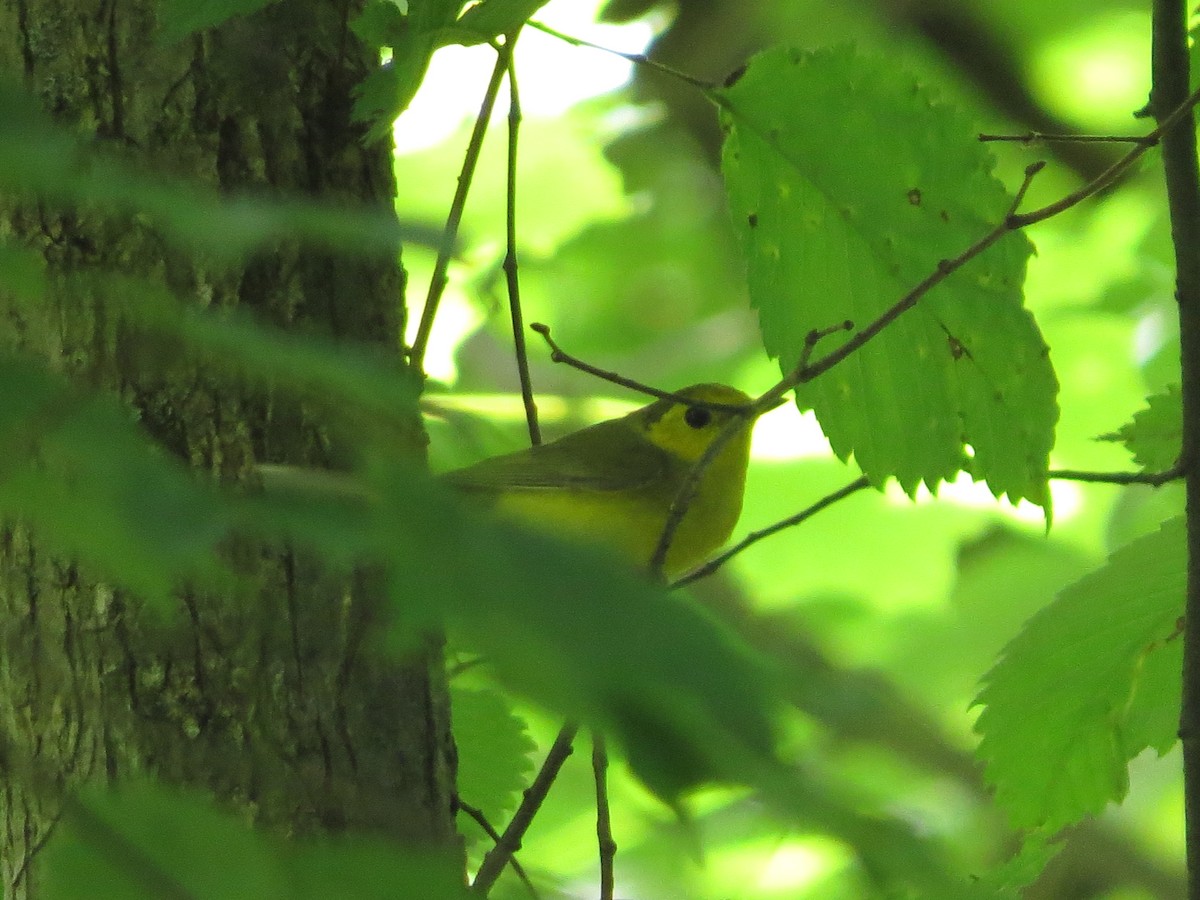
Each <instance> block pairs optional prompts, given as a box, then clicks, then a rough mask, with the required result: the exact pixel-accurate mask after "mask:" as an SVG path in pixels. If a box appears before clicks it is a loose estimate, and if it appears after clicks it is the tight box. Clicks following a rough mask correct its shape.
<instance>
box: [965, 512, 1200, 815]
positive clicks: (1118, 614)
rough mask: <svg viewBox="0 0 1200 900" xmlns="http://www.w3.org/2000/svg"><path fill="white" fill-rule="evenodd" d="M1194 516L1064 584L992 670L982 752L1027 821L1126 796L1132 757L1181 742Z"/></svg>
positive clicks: (999, 793)
mask: <svg viewBox="0 0 1200 900" xmlns="http://www.w3.org/2000/svg"><path fill="white" fill-rule="evenodd" d="M1184 527H1185V526H1184V520H1183V518H1182V517H1179V518H1175V519H1172V520H1170V521H1168V522H1166V523H1165V524H1164V525H1163V526H1162V528H1161V529H1160V530H1159V531H1157V532H1155V533H1153V534H1150V535H1147V536H1145V537H1142V538H1140V539H1138V540H1136V541H1134V542H1133V543H1131V544H1128V545H1126V546H1125V547H1122V548H1121V549H1120V550H1118V551H1117V552H1116V553H1114V554H1113V555H1112V557H1111V558H1110V559H1109V561H1108V564H1107V565H1105V566H1104V568H1102V569H1100V570H1098V571H1096V572H1093V573H1092V574H1090V575H1088V576H1087V577H1085V578H1083V579H1081V580H1080V581H1078V582H1076V583H1075V584H1073V585H1071V586H1070V587H1068V588H1066V589H1065V590H1063V591H1062V593H1060V594H1059V595H1058V597H1056V598H1055V600H1054V601H1053V602H1052V603H1051V604H1050V605H1049V606H1047V607H1046V608H1045V609H1043V610H1042V611H1041V612H1039V613H1038V614H1037V615H1036V616H1034V617H1033V618H1032V619H1030V620H1029V622H1028V623H1027V624H1026V626H1025V627H1024V628H1023V629H1022V631H1021V632H1020V634H1018V635H1017V636H1016V637H1015V638H1014V639H1013V640H1012V641H1011V642H1010V643H1009V645H1008V647H1006V648H1005V650H1004V653H1003V656H1002V658H1001V659H1000V661H999V662H998V663H997V664H996V665H995V667H994V668H993V669H992V670H991V671H990V672H989V673H988V674H987V676H986V677H985V678H984V687H983V690H982V691H981V692H980V694H979V698H978V700H977V702H978V703H980V704H982V705H983V707H984V708H983V711H982V713H981V714H980V716H979V721H978V723H977V728H978V730H979V731H980V733H981V734H982V735H983V739H982V741H981V742H980V745H979V755H980V756H981V757H982V758H983V759H984V761H985V762H986V763H987V777H988V780H989V781H991V782H992V783H993V784H994V785H995V787H996V799H997V800H998V801H999V802H1000V804H1001V805H1002V806H1003V807H1004V808H1005V809H1006V810H1007V811H1008V813H1009V816H1010V817H1011V819H1012V820H1013V822H1014V823H1015V824H1017V825H1018V826H1022V827H1045V828H1046V829H1048V830H1050V831H1054V830H1056V829H1058V828H1060V827H1062V826H1063V825H1066V824H1068V823H1071V822H1074V821H1076V820H1078V819H1080V818H1081V817H1082V816H1084V815H1086V814H1089V813H1095V812H1099V811H1100V810H1101V809H1102V808H1103V807H1104V805H1105V804H1106V803H1107V802H1109V801H1110V800H1118V799H1120V798H1121V797H1123V796H1124V794H1125V791H1126V789H1127V787H1128V775H1127V772H1126V764H1127V762H1128V761H1129V760H1130V759H1132V758H1133V757H1134V756H1136V755H1137V754H1138V753H1139V752H1141V751H1142V750H1143V749H1145V748H1146V747H1147V746H1150V747H1155V748H1156V749H1158V750H1159V751H1160V752H1162V751H1164V750H1165V749H1166V748H1168V747H1170V746H1171V744H1173V743H1174V740H1175V732H1176V729H1177V727H1178V719H1179V685H1178V682H1179V678H1178V673H1179V671H1180V667H1181V665H1182V657H1181V653H1182V649H1181V644H1182V641H1180V640H1178V627H1179V626H1178V622H1179V617H1180V615H1182V613H1183V597H1184V591H1185V587H1186V565H1185V558H1184V557H1185V539H1184ZM1169 672H1174V673H1175V674H1174V678H1169V677H1167V676H1166V674H1165V673H1169Z"/></svg>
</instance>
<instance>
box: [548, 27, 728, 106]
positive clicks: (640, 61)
mask: <svg viewBox="0 0 1200 900" xmlns="http://www.w3.org/2000/svg"><path fill="white" fill-rule="evenodd" d="M525 24H526V25H528V26H529V27H530V28H536V29H537V30H538V31H541V32H543V33H544V34H548V35H550V36H551V37H556V38H558V39H559V40H560V41H565V42H566V43H568V44H570V45H571V46H572V47H587V48H588V49H589V50H599V51H600V52H602V53H609V54H611V55H613V56H619V57H620V58H621V59H623V60H626V61H628V62H631V63H633V64H634V65H635V66H643V67H645V68H647V69H652V70H653V71H655V72H660V73H662V74H663V75H667V76H669V77H671V78H674V79H676V80H677V81H682V82H683V83H684V84H689V85H691V86H692V87H694V88H699V89H700V90H702V91H704V92H705V93H708V92H709V91H711V90H713V89H714V88H715V87H716V85H715V84H713V83H712V82H711V81H704V80H703V79H701V78H697V77H696V76H695V75H689V74H688V73H687V72H681V71H680V70H679V69H673V68H671V67H670V66H668V65H666V64H664V63H660V62H656V61H655V60H653V59H650V57H648V56H646V54H644V53H623V52H621V51H620V50H614V49H613V48H612V47H605V46H603V45H602V44H593V43H592V42H591V41H585V40H584V39H583V38H577V37H572V36H571V35H569V34H563V33H562V32H561V31H557V30H555V29H553V28H551V27H550V26H549V25H543V24H542V23H541V22H534V21H533V20H532V19H531V20H530V21H528V22H526V23H525Z"/></svg>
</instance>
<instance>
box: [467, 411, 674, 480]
mask: <svg viewBox="0 0 1200 900" xmlns="http://www.w3.org/2000/svg"><path fill="white" fill-rule="evenodd" d="M597 429H604V431H603V432H601V433H599V434H597V433H596V430H597ZM669 465H670V460H669V458H668V457H667V455H666V454H665V453H664V452H663V451H662V450H660V449H659V448H658V447H656V446H655V445H653V444H651V443H650V442H649V441H647V440H645V439H644V438H643V437H642V436H641V435H640V434H639V433H637V432H636V431H635V430H634V429H633V428H631V427H629V425H628V424H627V423H624V422H620V420H618V421H616V422H602V423H600V424H599V425H594V426H592V427H591V428H585V429H583V430H582V431H577V432H575V433H574V434H569V435H567V436H566V437H564V438H561V439H559V440H557V441H554V442H552V443H549V444H543V445H541V446H539V447H530V448H529V449H528V450H519V451H517V452H516V453H509V454H506V455H504V456H495V457H492V458H491V459H485V460H483V461H482V462H478V463H476V464H475V465H473V466H468V467H467V468H465V469H459V470H457V471H454V472H450V473H448V474H446V475H445V476H444V478H445V479H446V481H447V483H449V484H451V485H453V486H454V487H457V488H459V489H461V490H466V491H479V492H485V493H486V492H497V493H498V492H500V491H513V490H530V491H536V490H548V489H555V488H557V489H559V490H562V489H564V488H565V489H568V490H571V489H573V490H584V491H628V490H637V489H639V488H643V487H646V486H647V485H650V484H653V483H655V482H657V481H660V480H661V479H662V478H663V476H664V474H665V472H666V470H667V467H668V466H669Z"/></svg>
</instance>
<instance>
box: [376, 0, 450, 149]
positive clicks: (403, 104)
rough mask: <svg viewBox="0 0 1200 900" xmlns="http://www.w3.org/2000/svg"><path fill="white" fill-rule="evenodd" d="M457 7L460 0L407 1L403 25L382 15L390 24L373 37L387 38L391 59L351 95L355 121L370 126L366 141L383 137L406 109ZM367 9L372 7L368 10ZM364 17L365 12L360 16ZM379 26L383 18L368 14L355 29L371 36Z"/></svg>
mask: <svg viewBox="0 0 1200 900" xmlns="http://www.w3.org/2000/svg"><path fill="white" fill-rule="evenodd" d="M381 2H388V0H381ZM462 7H463V2H462V0H410V2H409V4H408V15H406V16H405V17H404V19H403V21H399V22H398V21H395V20H394V17H392V16H391V14H390V13H389V14H387V16H386V18H387V19H389V20H390V21H388V22H387V23H386V31H387V34H386V35H385V34H383V33H380V34H378V35H377V36H379V37H385V36H387V37H388V40H389V44H388V46H391V48H392V58H391V60H390V61H389V62H388V63H387V64H386V65H384V66H383V67H382V68H381V69H379V70H377V71H375V72H372V73H371V74H370V75H368V76H367V77H366V78H365V79H363V81H362V83H361V84H360V85H359V86H358V88H357V89H356V91H355V100H354V118H355V120H357V121H359V122H367V123H370V130H369V131H368V132H367V138H366V139H367V141H375V140H379V139H380V138H382V137H384V136H386V135H387V134H388V133H389V132H390V131H391V127H392V122H393V121H395V119H396V117H397V116H398V115H400V113H402V112H404V110H406V109H408V104H409V103H411V102H412V98H413V97H415V96H416V93H417V89H418V88H419V87H420V86H421V82H422V81H423V80H424V79H425V72H426V71H427V70H428V69H429V60H430V58H431V57H432V56H433V51H434V50H436V49H437V48H438V46H439V41H440V35H441V34H442V33H443V32H444V31H445V30H446V29H448V28H450V27H451V26H452V25H453V24H454V21H455V19H456V18H457V17H458V11H459V10H460V9H462ZM369 9H371V7H367V10H369ZM366 14H367V12H366V10H364V13H363V15H366ZM382 24H383V17H380V16H378V15H377V14H372V16H371V18H368V19H367V20H366V21H365V22H364V23H362V24H359V25H358V26H357V27H358V28H360V29H363V30H364V33H370V32H371V31H372V30H375V31H379V30H380V26H381V25H382Z"/></svg>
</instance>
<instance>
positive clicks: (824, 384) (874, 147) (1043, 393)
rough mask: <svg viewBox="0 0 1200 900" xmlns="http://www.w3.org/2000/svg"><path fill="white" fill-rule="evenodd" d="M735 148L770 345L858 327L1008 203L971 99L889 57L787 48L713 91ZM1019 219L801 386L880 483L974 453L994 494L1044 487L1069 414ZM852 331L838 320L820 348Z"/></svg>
mask: <svg viewBox="0 0 1200 900" xmlns="http://www.w3.org/2000/svg"><path fill="white" fill-rule="evenodd" d="M715 99H716V100H717V102H718V103H719V104H720V106H721V108H722V115H721V118H722V122H723V125H724V127H725V129H726V132H727V137H726V140H725V145H724V150H723V154H722V166H723V171H724V174H725V179H726V184H727V190H728V194H729V203H730V208H731V210H732V214H733V221H734V228H735V230H736V231H737V233H738V235H739V238H740V241H741V244H742V247H743V250H744V252H745V257H746V264H747V269H748V276H749V288H750V296H751V300H752V302H753V304H754V305H755V307H757V308H758V310H759V318H760V323H761V327H762V333H763V340H764V343H765V345H766V348H767V351H768V352H769V353H770V354H771V355H772V356H775V357H778V358H779V362H780V365H781V367H782V368H783V369H784V371H790V370H791V369H792V368H793V367H794V366H795V365H796V363H797V362H798V360H799V359H800V356H801V354H802V352H803V350H804V346H805V341H806V338H807V336H808V334H809V333H810V331H812V330H813V329H824V328H828V327H831V326H835V325H837V324H838V323H840V322H842V321H846V320H849V321H851V322H852V323H853V324H854V326H855V328H856V329H862V328H864V327H865V326H867V325H868V324H870V323H871V322H872V321H873V320H875V319H876V318H877V317H878V316H879V315H880V314H882V313H883V312H884V311H885V310H886V309H888V308H889V307H891V306H892V305H893V304H894V303H896V302H897V301H898V300H899V299H900V298H901V297H902V296H904V295H905V294H906V293H907V292H908V291H909V290H911V289H912V288H913V287H914V286H915V285H917V284H918V283H919V282H920V281H922V280H923V279H924V278H925V277H927V276H928V275H929V274H930V273H931V272H934V271H935V270H936V269H937V267H938V264H939V261H940V260H943V259H950V258H953V257H955V256H957V255H958V254H960V253H961V252H962V251H963V250H965V249H966V248H967V247H969V246H970V245H971V244H972V243H974V242H975V241H977V240H978V239H979V238H981V237H983V236H984V235H985V234H987V233H988V232H989V231H990V230H991V229H992V228H993V227H994V226H995V225H997V224H998V223H1000V222H1002V221H1003V219H1004V216H1005V214H1006V212H1007V210H1008V208H1009V205H1010V202H1011V200H1010V198H1009V196H1008V195H1007V193H1006V192H1005V190H1004V188H1003V187H1002V186H1001V184H1000V183H999V182H998V181H997V180H996V179H995V178H994V177H993V176H992V175H991V173H990V169H991V163H992V160H991V157H990V156H989V155H988V153H987V152H985V151H984V150H982V149H981V148H980V146H979V144H978V142H977V141H976V140H975V136H974V135H975V131H974V129H972V128H971V125H970V123H969V121H968V120H967V119H966V118H965V117H964V116H963V115H962V114H960V113H959V112H958V111H956V110H954V109H952V108H951V107H949V106H947V105H945V104H941V103H938V102H936V101H935V100H934V99H933V98H932V97H931V95H930V94H929V92H928V91H927V90H926V89H925V88H924V87H922V86H921V85H919V84H917V83H916V82H915V80H914V79H913V78H912V77H911V76H908V75H906V74H905V73H903V72H902V71H899V70H897V69H894V68H892V67H891V65H890V63H887V62H885V61H883V60H876V59H868V58H864V57H859V56H856V55H854V53H853V52H852V51H850V50H848V49H845V48H841V49H827V50H819V51H815V52H811V53H809V52H802V51H798V50H788V49H776V50H769V51H767V52H765V53H762V54H760V55H759V56H757V57H755V58H754V59H753V61H752V62H751V63H750V65H749V68H748V69H747V70H746V72H745V74H743V75H742V76H741V77H740V78H739V79H738V80H737V81H736V82H735V83H733V85H732V86H731V87H728V88H726V89H724V90H720V91H717V92H715ZM1030 252H1031V247H1030V244H1029V242H1028V241H1027V240H1026V239H1025V238H1024V236H1022V235H1020V234H1015V233H1013V234H1008V235H1006V236H1004V237H1002V238H1001V239H1000V240H999V241H998V242H997V243H996V244H995V245H994V246H993V247H992V248H991V249H989V250H988V251H986V252H985V253H984V254H982V255H981V256H980V257H978V258H976V259H975V260H973V261H971V262H969V263H968V264H967V265H966V266H964V268H963V269H962V270H960V271H959V272H958V273H956V274H954V275H952V276H951V277H950V278H949V279H948V280H947V281H946V282H944V283H943V284H942V285H940V286H939V287H937V288H935V289H934V290H933V291H932V292H931V293H930V294H929V295H928V296H927V297H925V298H923V299H922V300H921V301H920V302H919V303H918V305H917V307H916V308H915V309H912V310H910V311H908V312H906V313H904V314H902V315H901V316H900V317H899V318H898V319H897V320H896V321H895V322H893V323H892V324H891V325H889V326H888V327H887V328H886V329H884V331H883V333H881V334H880V335H878V336H877V337H876V338H875V339H874V340H872V341H870V342H869V343H868V344H867V345H866V346H865V347H863V348H862V349H861V350H860V351H858V352H856V353H855V354H853V356H852V357H851V358H850V359H847V360H845V361H844V362H842V363H841V364H840V365H838V366H835V367H834V368H833V369H832V370H830V371H829V372H827V373H825V374H823V375H821V376H819V377H818V378H816V379H815V380H813V381H812V382H810V383H808V384H805V385H801V386H800V387H799V389H798V390H797V401H798V403H799V405H800V407H801V408H802V409H804V408H810V407H811V408H812V409H814V410H815V411H816V414H817V417H818V419H819V420H820V423H821V426H822V428H823V429H824V431H825V433H826V435H827V436H828V437H829V441H830V444H831V445H832V447H833V449H834V451H835V452H836V453H837V454H838V456H839V457H841V458H842V459H846V458H848V457H849V456H850V455H851V454H853V455H854V457H855V460H856V461H857V463H858V464H859V466H861V467H862V469H863V471H864V472H865V473H866V474H867V475H868V476H870V478H871V480H872V482H873V483H875V484H876V485H881V484H882V483H883V482H884V481H886V480H887V479H888V478H889V477H893V476H894V477H895V478H896V479H897V480H898V481H899V482H900V484H901V485H902V486H903V487H904V489H905V490H906V491H909V492H912V491H913V490H915V489H916V487H917V486H918V484H919V483H921V482H925V483H926V484H927V485H929V486H930V487H931V488H935V487H936V485H937V484H938V482H940V481H941V480H943V479H948V478H952V477H954V475H955V474H956V473H957V472H959V471H960V470H962V469H963V468H964V467H966V465H967V455H968V454H967V451H966V447H967V446H969V447H970V454H971V460H970V467H971V471H972V473H973V474H974V475H975V477H977V478H980V479H984V480H986V481H987V483H988V486H989V487H990V488H991V490H992V492H993V493H994V494H995V495H996V496H1001V495H1003V494H1007V495H1008V497H1009V498H1010V499H1011V500H1012V501H1013V502H1016V501H1017V500H1020V499H1022V498H1024V499H1029V500H1031V501H1033V502H1034V503H1037V504H1039V505H1042V506H1044V507H1045V506H1047V505H1048V504H1049V493H1048V491H1047V489H1046V472H1047V466H1048V455H1049V451H1050V448H1051V446H1052V445H1053V441H1054V425H1055V423H1056V421H1057V418H1058V407H1057V405H1056V403H1055V394H1056V391H1057V382H1056V380H1055V376H1054V372H1053V369H1052V368H1051V365H1050V361H1049V357H1048V353H1047V349H1046V345H1045V342H1044V340H1043V339H1042V336H1041V334H1040V332H1039V331H1038V328H1037V325H1036V324H1035V323H1034V320H1033V318H1032V316H1031V315H1030V314H1029V313H1028V312H1027V311H1026V310H1025V309H1023V308H1022V305H1021V285H1022V282H1023V279H1024V272H1025V262H1026V259H1027V258H1028V256H1029V254H1030ZM846 339H847V336H846V335H844V334H839V335H836V336H832V337H829V338H826V339H824V340H822V341H821V342H820V344H819V345H818V347H817V352H816V355H815V357H814V358H815V359H819V358H820V357H821V356H823V355H824V354H826V353H828V352H829V351H831V350H833V349H835V348H836V347H837V346H839V345H840V344H841V343H842V342H844V341H845V340H846Z"/></svg>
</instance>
